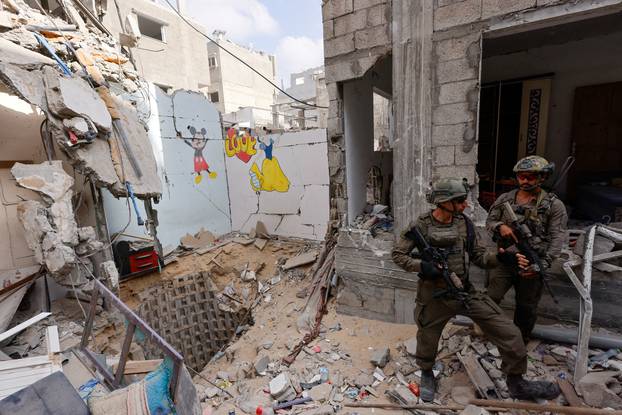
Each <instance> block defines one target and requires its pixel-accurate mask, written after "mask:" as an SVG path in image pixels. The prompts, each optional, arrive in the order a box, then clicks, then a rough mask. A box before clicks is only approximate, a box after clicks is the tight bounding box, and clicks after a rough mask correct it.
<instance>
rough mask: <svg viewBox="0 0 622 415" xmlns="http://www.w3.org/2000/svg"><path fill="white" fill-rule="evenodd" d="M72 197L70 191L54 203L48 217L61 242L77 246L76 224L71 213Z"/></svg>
mask: <svg viewBox="0 0 622 415" xmlns="http://www.w3.org/2000/svg"><path fill="white" fill-rule="evenodd" d="M72 195H73V192H72V191H71V190H70V191H68V192H67V193H65V195H64V196H63V197H62V198H61V199H59V200H58V201H56V202H54V203H53V204H52V206H51V207H50V215H51V219H52V222H53V224H54V226H55V227H56V229H57V231H58V234H59V236H60V238H61V241H62V242H63V243H65V244H67V245H70V246H76V245H77V244H78V224H77V223H76V219H75V217H74V213H73V206H72V202H71V197H72Z"/></svg>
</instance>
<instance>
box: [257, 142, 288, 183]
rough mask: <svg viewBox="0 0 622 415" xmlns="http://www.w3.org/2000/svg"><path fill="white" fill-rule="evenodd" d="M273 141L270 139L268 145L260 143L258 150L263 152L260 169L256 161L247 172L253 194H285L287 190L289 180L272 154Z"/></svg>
mask: <svg viewBox="0 0 622 415" xmlns="http://www.w3.org/2000/svg"><path fill="white" fill-rule="evenodd" d="M273 146H274V140H273V139H272V138H271V139H270V141H269V144H265V143H260V144H259V148H260V149H261V150H263V152H264V154H265V158H264V159H263V161H262V162H261V169H260V168H259V166H258V165H257V162H256V161H253V165H252V166H251V169H250V171H249V174H250V176H251V177H250V182H251V187H252V188H253V190H254V191H255V192H261V191H266V192H287V191H288V190H289V179H288V178H287V176H285V173H283V170H282V169H281V165H280V164H279V160H278V159H277V158H276V157H275V156H274V154H272V150H273Z"/></svg>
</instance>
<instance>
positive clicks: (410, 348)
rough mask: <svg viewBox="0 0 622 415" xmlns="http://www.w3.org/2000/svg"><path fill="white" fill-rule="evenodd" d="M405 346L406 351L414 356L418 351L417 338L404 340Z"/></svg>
mask: <svg viewBox="0 0 622 415" xmlns="http://www.w3.org/2000/svg"><path fill="white" fill-rule="evenodd" d="M404 348H405V349H406V353H408V354H409V355H411V356H414V355H415V353H417V338H416V337H411V338H410V339H408V340H406V341H405V342H404Z"/></svg>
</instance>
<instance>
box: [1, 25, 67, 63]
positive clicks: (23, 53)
mask: <svg viewBox="0 0 622 415" xmlns="http://www.w3.org/2000/svg"><path fill="white" fill-rule="evenodd" d="M30 36H32V39H33V40H34V41H35V42H36V39H35V36H34V35H33V34H32V33H30ZM0 62H3V63H11V64H14V65H19V66H22V67H24V68H35V67H41V66H42V65H50V66H53V65H56V63H55V62H54V61H53V60H52V59H50V58H48V57H46V56H44V55H42V54H40V53H37V52H33V51H31V50H28V49H26V48H24V47H22V46H20V45H16V44H15V43H13V42H11V41H9V40H6V39H2V38H0Z"/></svg>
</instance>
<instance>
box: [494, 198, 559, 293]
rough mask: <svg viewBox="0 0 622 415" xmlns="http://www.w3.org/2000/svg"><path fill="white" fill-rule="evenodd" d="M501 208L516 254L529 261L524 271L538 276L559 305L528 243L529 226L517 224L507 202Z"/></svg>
mask: <svg viewBox="0 0 622 415" xmlns="http://www.w3.org/2000/svg"><path fill="white" fill-rule="evenodd" d="M501 206H502V207H503V209H504V210H505V214H506V215H507V217H508V218H509V219H510V224H509V226H510V228H512V231H513V232H514V235H515V236H516V239H517V240H518V242H516V243H515V244H514V245H515V246H516V248H517V249H518V252H520V253H521V254H523V255H525V257H526V258H527V260H529V264H530V265H529V267H528V268H527V270H526V271H528V272H535V273H536V274H538V276H539V277H540V278H541V279H542V283H543V285H544V288H545V289H546V291H547V292H548V293H549V294H550V296H551V298H552V299H553V301H554V302H555V304H559V302H558V301H557V298H555V295H554V294H553V291H552V290H551V287H550V286H549V283H548V281H547V275H546V272H545V270H544V265H543V264H542V259H541V258H540V255H538V253H537V252H536V250H535V249H533V247H532V246H531V244H530V243H529V239H530V238H531V237H532V236H533V235H532V233H531V230H530V229H529V226H527V224H526V223H520V222H519V220H518V218H517V217H516V214H515V213H514V210H512V206H510V203H509V202H505V203H503V204H502V205H501ZM508 252H509V253H515V251H514V252H513V251H512V250H508Z"/></svg>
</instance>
